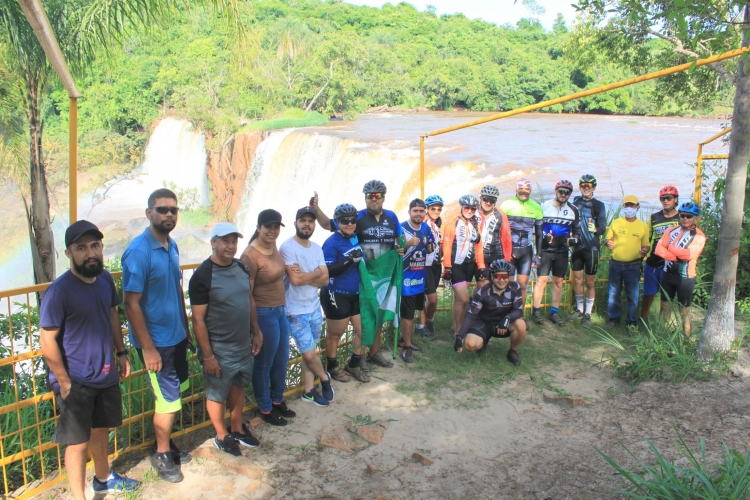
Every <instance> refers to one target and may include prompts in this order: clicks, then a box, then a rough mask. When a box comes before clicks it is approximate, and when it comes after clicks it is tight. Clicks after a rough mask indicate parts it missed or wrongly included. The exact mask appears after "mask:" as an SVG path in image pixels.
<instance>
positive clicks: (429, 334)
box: [414, 326, 435, 340]
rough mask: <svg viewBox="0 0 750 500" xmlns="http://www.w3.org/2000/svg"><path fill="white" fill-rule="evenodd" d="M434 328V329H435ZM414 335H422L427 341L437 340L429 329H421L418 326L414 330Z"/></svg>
mask: <svg viewBox="0 0 750 500" xmlns="http://www.w3.org/2000/svg"><path fill="white" fill-rule="evenodd" d="M433 328H434V327H433ZM414 333H415V334H417V335H421V336H422V337H424V338H426V339H427V340H435V334H434V333H432V332H431V331H429V330H428V329H427V327H426V326H425V327H423V328H419V327H418V326H417V327H416V328H415V329H414Z"/></svg>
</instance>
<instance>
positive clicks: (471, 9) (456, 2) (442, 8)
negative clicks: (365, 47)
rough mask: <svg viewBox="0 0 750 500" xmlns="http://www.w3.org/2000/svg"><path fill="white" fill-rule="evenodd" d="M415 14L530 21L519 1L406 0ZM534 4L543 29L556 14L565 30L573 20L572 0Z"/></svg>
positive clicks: (377, 3)
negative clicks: (429, 11)
mask: <svg viewBox="0 0 750 500" xmlns="http://www.w3.org/2000/svg"><path fill="white" fill-rule="evenodd" d="M345 1H346V2H348V3H352V4H355V5H369V6H371V7H382V6H383V4H385V3H389V2H388V1H386V0H345ZM399 1H400V0H391V1H390V3H392V4H394V5H395V4H398V3H399ZM406 2H407V3H410V4H412V5H413V6H414V7H416V8H417V9H418V10H425V9H426V7H427V5H434V6H435V7H436V9H437V14H438V15H441V14H454V13H456V12H460V13H462V14H463V15H465V16H466V17H468V18H469V19H477V18H481V19H483V20H485V21H490V22H493V23H496V24H505V23H510V24H515V23H516V22H517V21H518V20H519V19H521V18H523V17H531V15H530V13H529V10H528V9H527V8H526V7H524V5H523V3H522V0H516V2H515V3H514V2H513V0H406ZM536 3H537V4H538V5H540V6H541V7H544V10H545V13H544V15H541V16H534V17H537V18H538V19H539V20H540V21H541V23H542V25H544V27H545V28H547V29H551V28H552V23H553V22H554V21H555V17H557V14H558V12H559V13H562V15H563V16H564V17H565V21H566V23H567V24H568V27H570V26H571V24H572V23H573V19H575V16H576V11H575V9H574V8H573V7H572V6H571V4H572V3H575V1H574V0H536Z"/></svg>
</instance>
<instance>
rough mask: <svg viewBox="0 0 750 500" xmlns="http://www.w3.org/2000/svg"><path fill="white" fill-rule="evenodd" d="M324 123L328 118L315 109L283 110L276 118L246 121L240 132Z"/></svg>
mask: <svg viewBox="0 0 750 500" xmlns="http://www.w3.org/2000/svg"><path fill="white" fill-rule="evenodd" d="M326 123H328V118H326V117H325V116H323V115H321V114H320V113H318V112H317V111H309V112H304V111H301V110H298V109H294V110H288V111H285V112H284V113H282V114H281V116H279V117H278V118H272V119H270V120H261V121H257V122H251V123H248V124H247V125H244V126H243V127H241V128H240V132H242V131H245V130H276V129H280V128H292V127H312V126H316V125H325V124H326Z"/></svg>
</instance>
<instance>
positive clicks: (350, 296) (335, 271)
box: [320, 203, 370, 382]
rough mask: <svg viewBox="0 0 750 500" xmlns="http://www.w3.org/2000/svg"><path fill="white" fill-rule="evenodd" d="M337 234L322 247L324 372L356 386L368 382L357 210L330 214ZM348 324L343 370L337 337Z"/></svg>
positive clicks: (339, 208)
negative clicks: (348, 348) (349, 343)
mask: <svg viewBox="0 0 750 500" xmlns="http://www.w3.org/2000/svg"><path fill="white" fill-rule="evenodd" d="M333 219H334V220H335V221H336V225H337V226H338V230H337V231H336V232H335V233H333V234H332V235H331V236H329V237H328V239H327V240H326V241H325V243H323V257H324V258H325V261H326V266H327V267H328V277H329V279H328V285H326V286H324V287H323V288H322V289H321V290H320V305H321V306H322V307H323V312H324V313H325V316H326V338H325V346H326V357H327V358H328V368H327V369H328V372H329V373H330V375H331V378H332V379H333V380H337V381H339V382H349V380H350V379H349V374H351V376H353V377H354V378H356V379H357V380H359V381H360V382H369V381H370V376H369V374H368V373H367V369H366V367H364V368H363V366H362V365H363V363H364V360H363V359H362V356H363V355H364V350H365V348H364V346H362V317H361V316H360V314H359V271H358V269H357V265H358V262H359V261H360V260H361V259H362V248H360V246H359V242H358V241H357V236H356V235H355V234H354V232H355V230H356V228H357V209H356V208H354V206H353V205H349V204H348V203H344V204H342V205H339V206H337V207H336V210H334V211H333ZM349 323H351V325H352V328H353V329H354V339H352V358H351V360H350V361H349V363H348V364H347V365H346V367H345V368H343V369H342V368H341V367H340V366H339V362H338V348H339V342H340V341H341V336H342V335H343V334H344V332H345V331H346V328H347V327H348V326H349Z"/></svg>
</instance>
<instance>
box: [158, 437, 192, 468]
mask: <svg viewBox="0 0 750 500" xmlns="http://www.w3.org/2000/svg"><path fill="white" fill-rule="evenodd" d="M169 451H171V452H172V456H173V457H174V463H175V464H177V465H185V464H187V463H190V461H191V460H192V459H193V457H191V456H190V455H189V454H188V453H185V452H184V451H182V450H180V449H179V448H178V447H177V445H176V444H174V441H173V440H171V439H170V440H169ZM151 453H152V454H153V453H156V443H154V445H153V446H152V447H151Z"/></svg>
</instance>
